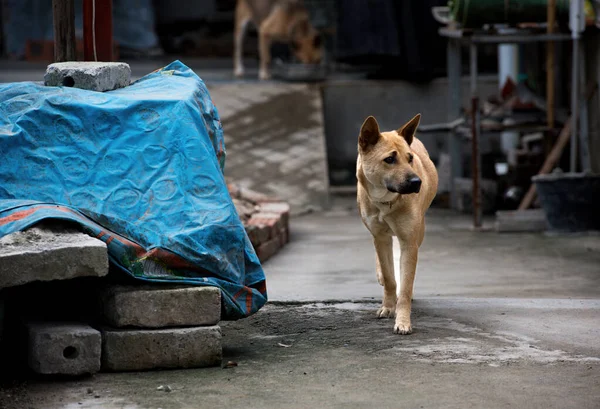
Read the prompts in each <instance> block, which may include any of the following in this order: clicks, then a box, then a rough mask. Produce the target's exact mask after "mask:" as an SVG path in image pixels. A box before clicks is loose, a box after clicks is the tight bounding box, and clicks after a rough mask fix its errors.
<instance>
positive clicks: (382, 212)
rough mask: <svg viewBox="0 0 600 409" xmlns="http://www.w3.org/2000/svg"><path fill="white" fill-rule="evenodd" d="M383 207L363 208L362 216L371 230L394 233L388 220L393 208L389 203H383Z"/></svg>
mask: <svg viewBox="0 0 600 409" xmlns="http://www.w3.org/2000/svg"><path fill="white" fill-rule="evenodd" d="M382 207H383V208H378V207H372V208H370V209H361V217H362V219H363V220H364V222H365V224H366V225H367V227H368V228H369V230H370V231H371V232H377V233H382V234H390V235H393V231H392V228H391V227H390V224H389V223H388V221H387V220H386V219H387V218H388V217H389V215H390V212H391V208H389V207H388V206H387V205H383V206H382Z"/></svg>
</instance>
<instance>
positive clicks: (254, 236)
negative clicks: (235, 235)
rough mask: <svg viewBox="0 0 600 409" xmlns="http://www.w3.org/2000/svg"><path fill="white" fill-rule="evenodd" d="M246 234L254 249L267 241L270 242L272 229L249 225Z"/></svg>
mask: <svg viewBox="0 0 600 409" xmlns="http://www.w3.org/2000/svg"><path fill="white" fill-rule="evenodd" d="M246 233H247V234H248V238H249V239H250V242H251V243H252V246H254V248H256V247H258V246H260V245H261V244H262V243H264V242H265V241H267V240H269V235H270V233H271V229H270V228H269V226H265V225H254V224H249V225H247V226H246Z"/></svg>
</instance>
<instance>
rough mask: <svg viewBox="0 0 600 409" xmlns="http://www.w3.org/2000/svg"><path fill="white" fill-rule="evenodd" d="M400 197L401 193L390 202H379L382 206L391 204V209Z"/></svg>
mask: <svg viewBox="0 0 600 409" xmlns="http://www.w3.org/2000/svg"><path fill="white" fill-rule="evenodd" d="M399 197H400V195H398V196H396V197H395V198H393V199H392V200H390V201H389V202H377V204H380V205H382V206H389V208H390V209H391V208H392V205H393V204H394V203H395V202H396V201H397V200H398V198H399Z"/></svg>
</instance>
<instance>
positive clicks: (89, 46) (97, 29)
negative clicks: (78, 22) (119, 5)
mask: <svg viewBox="0 0 600 409" xmlns="http://www.w3.org/2000/svg"><path fill="white" fill-rule="evenodd" d="M83 58H84V60H85V61H104V62H111V61H113V19H112V0H83Z"/></svg>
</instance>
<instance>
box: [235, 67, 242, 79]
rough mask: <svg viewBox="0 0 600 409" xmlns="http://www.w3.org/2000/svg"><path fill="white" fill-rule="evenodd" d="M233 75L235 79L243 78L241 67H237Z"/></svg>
mask: <svg viewBox="0 0 600 409" xmlns="http://www.w3.org/2000/svg"><path fill="white" fill-rule="evenodd" d="M233 75H234V76H235V77H236V78H242V77H243V76H244V69H243V68H242V67H237V68H236V69H235V70H234V71H233Z"/></svg>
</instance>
